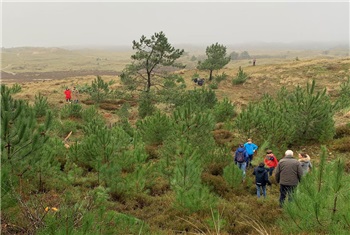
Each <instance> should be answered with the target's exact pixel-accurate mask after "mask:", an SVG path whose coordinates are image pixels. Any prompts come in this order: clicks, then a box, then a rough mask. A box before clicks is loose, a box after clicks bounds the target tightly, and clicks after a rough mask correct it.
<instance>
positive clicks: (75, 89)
mask: <svg viewBox="0 0 350 235" xmlns="http://www.w3.org/2000/svg"><path fill="white" fill-rule="evenodd" d="M72 92H73V102H74V103H78V102H79V91H78V90H77V88H76V87H73V91H72Z"/></svg>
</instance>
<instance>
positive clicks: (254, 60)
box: [253, 58, 256, 66]
mask: <svg viewBox="0 0 350 235" xmlns="http://www.w3.org/2000/svg"><path fill="white" fill-rule="evenodd" d="M255 62H256V59H255V58H254V59H253V66H255Z"/></svg>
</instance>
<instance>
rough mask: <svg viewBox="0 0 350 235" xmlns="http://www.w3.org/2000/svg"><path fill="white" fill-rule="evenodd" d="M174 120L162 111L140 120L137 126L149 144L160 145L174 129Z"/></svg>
mask: <svg viewBox="0 0 350 235" xmlns="http://www.w3.org/2000/svg"><path fill="white" fill-rule="evenodd" d="M172 125H173V124H172V122H171V120H170V119H169V118H168V117H167V116H166V115H165V114H161V113H160V112H157V113H155V114H154V115H152V116H148V117H146V118H144V119H143V120H139V121H138V122H137V123H136V126H137V128H138V130H139V132H140V134H141V136H142V139H143V141H144V142H145V143H147V144H156V145H159V144H161V143H163V141H164V140H165V139H167V138H168V136H169V134H171V132H172V131H173V130H172Z"/></svg>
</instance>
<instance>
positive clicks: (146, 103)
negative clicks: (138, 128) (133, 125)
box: [138, 92, 156, 118]
mask: <svg viewBox="0 0 350 235" xmlns="http://www.w3.org/2000/svg"><path fill="white" fill-rule="evenodd" d="M152 99H153V95H152V94H151V93H150V92H144V93H142V94H141V95H140V99H139V108H138V111H139V117H140V118H145V117H146V116H150V115H152V114H153V113H154V112H155V111H156V107H155V105H154V104H153V100H152Z"/></svg>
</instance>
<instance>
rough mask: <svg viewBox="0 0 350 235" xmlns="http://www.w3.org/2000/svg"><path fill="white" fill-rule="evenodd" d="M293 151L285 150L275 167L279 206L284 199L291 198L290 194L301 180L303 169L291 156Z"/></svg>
mask: <svg viewBox="0 0 350 235" xmlns="http://www.w3.org/2000/svg"><path fill="white" fill-rule="evenodd" d="M293 154H294V153H293V151H292V150H287V151H286V152H285V156H284V158H282V159H281V160H280V161H279V163H278V165H277V167H276V173H275V177H276V181H277V183H279V184H280V199H279V201H280V206H281V207H282V206H283V203H284V200H285V199H286V197H287V196H288V200H289V201H291V200H292V194H293V191H294V189H295V188H296V186H297V185H298V183H299V182H300V180H301V177H302V175H303V169H302V167H301V164H300V162H299V161H298V160H297V159H295V158H294V157H293Z"/></svg>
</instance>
